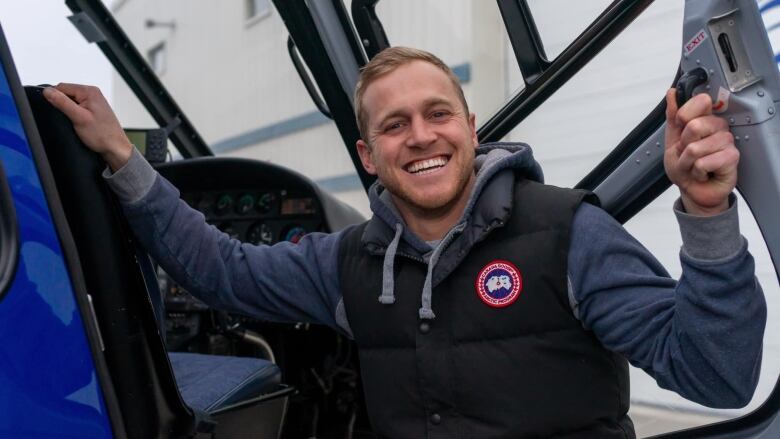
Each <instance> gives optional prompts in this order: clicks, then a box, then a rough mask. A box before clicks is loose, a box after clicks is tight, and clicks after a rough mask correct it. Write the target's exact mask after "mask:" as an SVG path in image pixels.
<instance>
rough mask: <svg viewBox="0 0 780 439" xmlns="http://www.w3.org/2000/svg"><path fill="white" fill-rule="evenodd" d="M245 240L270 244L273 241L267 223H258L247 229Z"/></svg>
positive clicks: (272, 235)
mask: <svg viewBox="0 0 780 439" xmlns="http://www.w3.org/2000/svg"><path fill="white" fill-rule="evenodd" d="M246 240H247V241H248V242H251V243H252V244H255V245H260V244H265V245H271V244H273V242H274V234H273V232H272V231H271V228H270V227H268V224H265V223H259V224H256V225H255V226H253V227H252V228H251V229H249V232H248V233H247V234H246Z"/></svg>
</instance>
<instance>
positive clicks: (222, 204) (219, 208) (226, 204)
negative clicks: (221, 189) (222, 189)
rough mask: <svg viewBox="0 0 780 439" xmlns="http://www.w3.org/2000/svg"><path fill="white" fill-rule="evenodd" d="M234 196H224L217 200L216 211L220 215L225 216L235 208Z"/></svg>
mask: <svg viewBox="0 0 780 439" xmlns="http://www.w3.org/2000/svg"><path fill="white" fill-rule="evenodd" d="M233 203H234V200H233V196H232V195H230V194H222V195H220V196H219V198H217V204H216V205H215V206H214V211H215V212H216V213H218V214H220V215H221V214H223V213H225V212H227V211H229V210H230V209H231V208H232V207H233Z"/></svg>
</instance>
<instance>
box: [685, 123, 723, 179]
mask: <svg viewBox="0 0 780 439" xmlns="http://www.w3.org/2000/svg"><path fill="white" fill-rule="evenodd" d="M726 148H734V136H732V135H731V133H730V132H728V131H719V132H717V133H715V134H713V135H711V136H708V137H706V138H704V139H701V140H699V141H697V142H693V143H689V144H688V145H687V146H686V147H685V149H684V150H683V152H682V154H680V158H679V160H678V161H677V165H676V167H677V168H678V169H679V170H681V171H689V170H691V169H692V168H693V164H694V162H696V161H697V160H699V159H700V158H702V157H705V156H707V155H710V154H714V153H717V152H718V151H722V150H724V149H726Z"/></svg>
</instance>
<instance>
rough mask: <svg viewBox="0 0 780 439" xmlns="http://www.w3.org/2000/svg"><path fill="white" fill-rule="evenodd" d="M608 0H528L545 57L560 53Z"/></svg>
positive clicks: (594, 17)
mask: <svg viewBox="0 0 780 439" xmlns="http://www.w3.org/2000/svg"><path fill="white" fill-rule="evenodd" d="M612 1H613V0H588V1H584V2H573V1H570V0H528V7H529V8H530V9H531V13H532V14H533V16H534V22H535V23H536V29H537V30H538V31H539V36H540V37H541V39H542V45H543V46H544V51H545V53H546V54H547V59H549V60H553V59H555V57H556V56H558V55H559V54H560V53H561V52H563V50H564V49H565V48H566V47H567V46H568V45H569V44H571V42H572V41H574V39H575V38H577V36H579V35H580V34H581V33H582V32H583V31H584V30H585V29H586V28H587V27H588V25H590V24H591V23H592V22H593V20H595V19H596V18H597V17H598V16H599V14H601V13H602V12H604V10H605V9H606V8H607V6H609V5H610V4H611V3H612Z"/></svg>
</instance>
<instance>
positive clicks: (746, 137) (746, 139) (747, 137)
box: [745, 134, 750, 142]
mask: <svg viewBox="0 0 780 439" xmlns="http://www.w3.org/2000/svg"><path fill="white" fill-rule="evenodd" d="M748 140H750V136H748V135H747V134H745V141H746V142H747V141H748Z"/></svg>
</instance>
